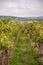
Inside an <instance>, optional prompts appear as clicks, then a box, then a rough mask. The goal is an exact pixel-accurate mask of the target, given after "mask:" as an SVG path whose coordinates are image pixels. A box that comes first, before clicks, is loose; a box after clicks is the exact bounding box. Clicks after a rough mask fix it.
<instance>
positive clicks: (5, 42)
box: [0, 19, 20, 50]
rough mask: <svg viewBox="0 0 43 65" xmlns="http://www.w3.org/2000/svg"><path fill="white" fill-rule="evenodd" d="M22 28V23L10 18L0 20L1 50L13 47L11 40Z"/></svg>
mask: <svg viewBox="0 0 43 65" xmlns="http://www.w3.org/2000/svg"><path fill="white" fill-rule="evenodd" d="M19 29H20V23H18V22H12V21H11V20H10V19H1V20H0V50H1V49H3V50H7V49H10V48H12V47H13V42H11V40H12V39H13V37H15V36H16V35H17V33H18V31H19Z"/></svg>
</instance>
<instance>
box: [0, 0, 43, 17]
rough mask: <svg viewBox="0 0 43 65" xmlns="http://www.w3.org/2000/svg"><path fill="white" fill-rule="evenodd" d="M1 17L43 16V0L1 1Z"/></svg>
mask: <svg viewBox="0 0 43 65" xmlns="http://www.w3.org/2000/svg"><path fill="white" fill-rule="evenodd" d="M0 15H6V16H18V17H30V16H43V0H0Z"/></svg>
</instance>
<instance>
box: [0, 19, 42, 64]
mask: <svg viewBox="0 0 43 65" xmlns="http://www.w3.org/2000/svg"><path fill="white" fill-rule="evenodd" d="M0 65H43V22H42V21H36V22H35V21H32V22H23V23H22V22H13V21H12V20H11V19H0Z"/></svg>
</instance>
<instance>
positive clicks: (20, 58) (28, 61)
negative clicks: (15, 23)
mask: <svg viewBox="0 0 43 65" xmlns="http://www.w3.org/2000/svg"><path fill="white" fill-rule="evenodd" d="M23 39H24V40H23ZM34 55H35V52H34V51H33V48H32V47H31V42H30V40H29V37H28V35H27V34H26V33H24V34H22V33H20V35H19V36H18V40H17V42H16V48H15V50H14V53H13V54H12V58H11V65H38V63H37V61H36V60H34V58H33V57H34Z"/></svg>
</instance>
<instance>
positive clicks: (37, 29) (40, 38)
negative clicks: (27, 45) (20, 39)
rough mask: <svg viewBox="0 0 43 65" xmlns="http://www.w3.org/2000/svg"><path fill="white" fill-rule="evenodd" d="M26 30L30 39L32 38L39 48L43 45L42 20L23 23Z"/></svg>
mask: <svg viewBox="0 0 43 65" xmlns="http://www.w3.org/2000/svg"><path fill="white" fill-rule="evenodd" d="M24 24H25V28H26V29H27V32H28V33H29V35H30V39H32V40H33V41H34V42H35V43H37V46H38V48H39V50H40V48H42V46H43V22H34V21H33V22H31V23H24Z"/></svg>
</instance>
